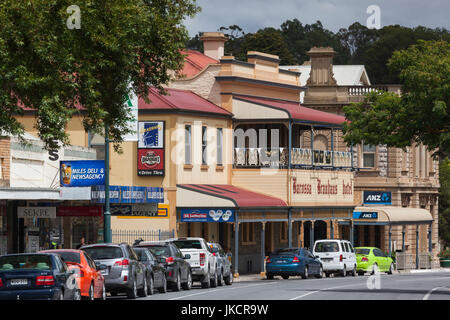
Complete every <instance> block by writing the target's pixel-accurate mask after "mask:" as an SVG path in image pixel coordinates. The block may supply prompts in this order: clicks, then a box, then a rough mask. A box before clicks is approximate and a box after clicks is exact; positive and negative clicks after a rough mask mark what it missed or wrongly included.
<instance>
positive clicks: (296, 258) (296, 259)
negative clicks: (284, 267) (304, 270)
mask: <svg viewBox="0 0 450 320" xmlns="http://www.w3.org/2000/svg"><path fill="white" fill-rule="evenodd" d="M292 262H297V263H298V262H300V260H299V259H298V257H297V256H295V257H294V259H293V260H292Z"/></svg>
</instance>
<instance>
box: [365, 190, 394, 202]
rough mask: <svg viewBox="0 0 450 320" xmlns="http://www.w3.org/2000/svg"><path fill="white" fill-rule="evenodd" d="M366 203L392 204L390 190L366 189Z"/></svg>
mask: <svg viewBox="0 0 450 320" xmlns="http://www.w3.org/2000/svg"><path fill="white" fill-rule="evenodd" d="M363 203H364V204H389V205H390V204H392V193H391V192H390V191H364V201H363Z"/></svg>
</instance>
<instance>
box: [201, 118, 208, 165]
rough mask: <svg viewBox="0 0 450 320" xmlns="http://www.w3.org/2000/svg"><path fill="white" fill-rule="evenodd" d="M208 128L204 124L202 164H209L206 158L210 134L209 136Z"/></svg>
mask: <svg viewBox="0 0 450 320" xmlns="http://www.w3.org/2000/svg"><path fill="white" fill-rule="evenodd" d="M207 132H208V128H207V127H206V126H202V165H206V164H208V161H207V159H206V157H207V154H206V147H207V146H208V136H207Z"/></svg>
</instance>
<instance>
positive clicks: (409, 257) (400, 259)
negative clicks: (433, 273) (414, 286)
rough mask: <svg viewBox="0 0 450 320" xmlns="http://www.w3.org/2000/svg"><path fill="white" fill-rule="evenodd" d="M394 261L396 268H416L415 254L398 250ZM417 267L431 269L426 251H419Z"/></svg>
mask: <svg viewBox="0 0 450 320" xmlns="http://www.w3.org/2000/svg"><path fill="white" fill-rule="evenodd" d="M396 263H397V270H409V269H416V255H415V254H412V253H403V252H398V253H397V254H396ZM419 269H431V260H430V255H429V254H428V253H426V252H421V253H419Z"/></svg>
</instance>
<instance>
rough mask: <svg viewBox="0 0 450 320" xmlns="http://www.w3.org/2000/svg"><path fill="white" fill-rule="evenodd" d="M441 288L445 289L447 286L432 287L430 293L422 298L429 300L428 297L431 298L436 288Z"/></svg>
mask: <svg viewBox="0 0 450 320" xmlns="http://www.w3.org/2000/svg"><path fill="white" fill-rule="evenodd" d="M441 288H443V289H444V288H445V287H436V288H433V289H431V290H430V291H428V293H427V294H426V295H425V296H424V297H423V299H422V300H428V298H430V296H431V294H432V293H433V292H434V291H436V290H438V289H441Z"/></svg>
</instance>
